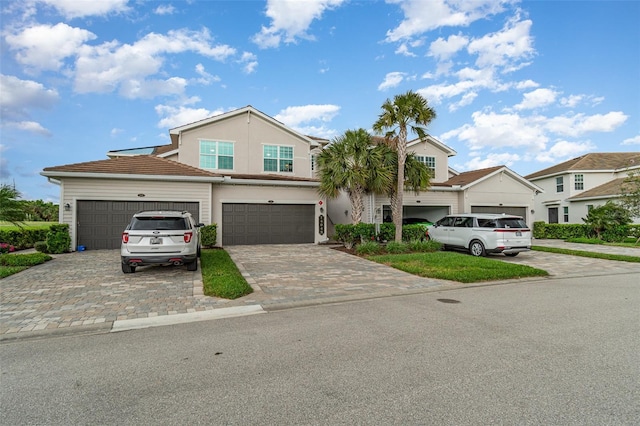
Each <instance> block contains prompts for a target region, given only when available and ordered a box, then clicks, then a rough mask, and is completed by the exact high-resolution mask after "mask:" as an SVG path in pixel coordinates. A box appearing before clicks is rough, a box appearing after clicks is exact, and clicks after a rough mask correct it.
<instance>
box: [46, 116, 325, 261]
mask: <svg viewBox="0 0 640 426" xmlns="http://www.w3.org/2000/svg"><path fill="white" fill-rule="evenodd" d="M169 134H170V137H171V144H170V145H164V146H160V147H150V148H140V149H131V150H120V151H112V152H109V153H108V156H109V157H110V158H109V159H106V160H101V161H91V162H86V163H78V164H69V165H63V166H57V167H47V168H45V169H44V170H43V172H42V175H43V176H46V177H47V178H49V180H50V181H52V182H55V183H58V184H59V185H60V206H62V208H61V209H60V219H59V220H60V222H62V223H68V224H69V225H70V232H71V238H72V249H74V250H75V249H76V247H77V246H78V245H84V246H85V247H87V248H88V249H113V248H118V247H119V246H120V235H121V234H122V231H123V230H124V228H125V226H126V225H127V223H128V222H129V220H130V218H131V215H132V214H133V213H135V212H136V211H139V210H143V209H144V210H149V209H179V210H188V211H190V212H191V213H192V214H193V215H194V216H195V217H196V220H197V221H199V222H203V223H205V224H211V223H217V224H218V245H227V244H230V245H231V244H269V243H319V242H322V241H324V240H326V239H327V228H326V219H325V215H326V213H325V209H326V200H325V199H324V198H323V197H321V196H320V195H318V191H317V188H318V185H319V182H318V180H317V179H315V178H314V177H313V170H312V168H313V162H312V156H313V153H314V152H317V150H318V149H320V148H321V146H322V143H321V141H318V140H316V139H312V138H309V137H307V136H304V135H301V134H299V133H297V132H295V131H294V130H292V129H290V128H288V127H286V126H284V125H283V124H282V123H280V122H278V121H277V120H275V119H273V118H271V117H269V116H267V115H266V114H264V113H262V112H260V111H258V110H256V109H255V108H253V107H251V106H247V107H245V108H241V109H238V110H235V111H231V112H228V113H225V114H221V115H217V116H214V117H211V118H207V119H205V120H201V121H198V122H195V123H191V124H187V125H185V126H181V127H177V128H175V129H171V130H170V132H169Z"/></svg>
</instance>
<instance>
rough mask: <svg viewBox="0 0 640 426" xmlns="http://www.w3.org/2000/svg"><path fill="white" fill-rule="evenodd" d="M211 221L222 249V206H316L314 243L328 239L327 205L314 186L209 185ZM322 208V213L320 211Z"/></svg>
mask: <svg viewBox="0 0 640 426" xmlns="http://www.w3.org/2000/svg"><path fill="white" fill-rule="evenodd" d="M211 189H212V197H211V198H212V205H213V210H212V214H213V216H212V222H213V223H217V224H218V241H217V244H218V245H219V246H222V204H224V203H251V204H271V203H270V202H272V203H273V204H313V205H315V224H314V232H315V239H314V242H315V243H316V244H317V243H320V242H323V241H325V240H327V238H328V236H327V234H328V233H327V230H328V227H327V218H326V214H327V210H326V209H327V202H326V200H325V199H324V198H323V197H321V196H320V195H319V194H318V191H317V188H316V187H292V186H286V187H283V186H275V185H274V186H268V185H265V186H263V185H227V184H224V185H222V184H214V185H212V188H211ZM321 209H322V211H321ZM320 215H324V216H325V218H324V222H325V233H324V235H320V233H319V232H318V221H319V216H320Z"/></svg>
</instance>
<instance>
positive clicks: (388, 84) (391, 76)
mask: <svg viewBox="0 0 640 426" xmlns="http://www.w3.org/2000/svg"><path fill="white" fill-rule="evenodd" d="M406 75H407V74H406V73H403V72H397V71H395V72H390V73H387V75H386V76H385V77H384V81H383V82H382V83H380V85H379V86H378V90H380V91H385V90H387V89H391V88H393V87H397V86H398V85H399V84H400V83H402V81H403V80H404V78H405V76H406Z"/></svg>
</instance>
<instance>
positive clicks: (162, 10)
mask: <svg viewBox="0 0 640 426" xmlns="http://www.w3.org/2000/svg"><path fill="white" fill-rule="evenodd" d="M175 12H176V8H175V7H173V6H172V5H170V4H166V5H165V4H161V5H160V6H158V7H156V8H155V10H154V11H153V13H155V14H156V15H173V14H174V13H175Z"/></svg>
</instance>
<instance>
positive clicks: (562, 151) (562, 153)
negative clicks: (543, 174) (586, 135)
mask: <svg viewBox="0 0 640 426" xmlns="http://www.w3.org/2000/svg"><path fill="white" fill-rule="evenodd" d="M596 148H597V147H596V146H595V145H594V144H593V143H591V142H590V141H586V142H569V141H565V140H560V141H558V142H556V143H555V144H553V146H552V147H551V148H549V150H547V151H543V152H540V153H539V154H538V155H537V156H536V160H537V161H540V162H543V163H557V162H562V161H565V160H568V159H571V158H574V157H577V156H580V155H582V154H584V153H587V152H589V151H593V150H594V149H596Z"/></svg>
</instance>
